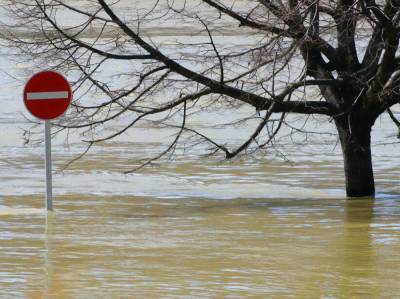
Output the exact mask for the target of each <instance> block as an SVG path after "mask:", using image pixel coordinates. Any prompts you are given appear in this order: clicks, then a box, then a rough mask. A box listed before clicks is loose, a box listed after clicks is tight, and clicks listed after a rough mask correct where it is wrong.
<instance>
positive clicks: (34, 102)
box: [24, 71, 72, 120]
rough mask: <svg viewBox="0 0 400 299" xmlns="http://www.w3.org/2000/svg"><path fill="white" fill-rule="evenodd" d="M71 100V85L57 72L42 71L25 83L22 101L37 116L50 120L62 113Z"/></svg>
mask: <svg viewBox="0 0 400 299" xmlns="http://www.w3.org/2000/svg"><path fill="white" fill-rule="evenodd" d="M71 100H72V92H71V87H70V85H69V83H68V81H67V80H66V79H65V78H64V77H63V76H62V75H60V74H59V73H56V72H53V71H44V72H40V73H37V74H35V75H33V76H32V77H31V78H30V79H29V81H28V82H27V83H26V85H25V89H24V103H25V106H26V108H27V109H28V110H29V112H30V113H31V114H32V115H33V116H36V117H37V118H40V119H43V120H50V119H54V118H57V117H59V116H61V115H62V114H64V112H65V111H66V110H67V109H68V107H69V105H70V103H71Z"/></svg>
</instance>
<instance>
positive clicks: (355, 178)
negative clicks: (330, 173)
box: [336, 122, 375, 197]
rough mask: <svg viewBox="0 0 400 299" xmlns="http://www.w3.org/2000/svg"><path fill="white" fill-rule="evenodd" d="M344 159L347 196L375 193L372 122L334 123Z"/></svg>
mask: <svg viewBox="0 0 400 299" xmlns="http://www.w3.org/2000/svg"><path fill="white" fill-rule="evenodd" d="M336 126H337V129H338V132H339V139H340V143H341V146H342V152H343V159H344V172H345V179H346V193H347V196H349V197H362V196H374V195H375V182H374V173H373V167H372V157H371V128H372V124H367V125H366V124H357V125H354V124H353V125H352V126H351V129H350V126H348V123H347V122H346V123H336Z"/></svg>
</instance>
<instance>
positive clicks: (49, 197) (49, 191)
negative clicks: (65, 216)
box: [44, 120, 53, 211]
mask: <svg viewBox="0 0 400 299" xmlns="http://www.w3.org/2000/svg"><path fill="white" fill-rule="evenodd" d="M44 131H45V133H44V135H45V137H44V139H45V141H44V143H45V148H46V153H45V154H46V158H45V165H46V209H47V210H48V211H53V182H52V170H51V123H50V121H49V120H46V121H45V122H44Z"/></svg>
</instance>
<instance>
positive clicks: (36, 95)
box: [27, 91, 68, 101]
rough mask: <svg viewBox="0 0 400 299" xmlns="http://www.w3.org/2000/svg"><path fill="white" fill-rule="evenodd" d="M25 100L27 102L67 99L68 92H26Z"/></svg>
mask: <svg viewBox="0 0 400 299" xmlns="http://www.w3.org/2000/svg"><path fill="white" fill-rule="evenodd" d="M27 99H28V100H29V101H32V100H57V99H68V91H49V92H28V94H27Z"/></svg>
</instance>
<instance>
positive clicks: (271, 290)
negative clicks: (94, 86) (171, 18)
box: [0, 118, 400, 298]
mask: <svg viewBox="0 0 400 299" xmlns="http://www.w3.org/2000/svg"><path fill="white" fill-rule="evenodd" d="M27 126H29V124H27V123H23V122H22V123H18V122H16V123H12V122H9V121H7V122H6V123H5V124H3V128H5V129H4V130H2V131H1V132H0V135H1V147H0V178H1V180H0V190H1V191H0V297H1V298H94V297H99V298H222V297H227V298H244V297H254V298H396V297H397V296H398V294H400V286H399V284H398V281H399V280H400V270H399V269H400V255H399V251H400V195H399V194H400V192H399V186H398V175H399V168H398V166H397V164H396V161H397V158H398V151H397V146H398V145H397V144H394V145H385V146H383V145H379V144H380V143H382V142H384V141H386V142H387V141H389V142H390V141H395V140H393V139H391V138H390V136H392V135H393V127H392V126H391V124H390V122H388V119H387V118H383V119H381V120H380V121H379V122H378V123H377V126H376V130H375V132H374V142H375V143H378V144H377V145H375V146H374V164H375V169H376V171H375V173H376V178H377V180H376V181H377V190H378V195H377V198H376V199H375V200H371V199H362V200H352V201H350V200H347V199H346V198H345V196H344V191H343V185H344V182H343V170H342V162H341V156H340V152H339V149H338V147H335V138H331V137H324V138H321V137H319V136H317V138H311V137H309V139H308V140H307V142H308V145H306V144H305V143H298V142H296V141H295V140H294V142H287V141H286V142H285V143H283V144H281V147H280V148H281V149H282V152H284V153H285V157H286V158H287V159H290V160H291V162H287V161H286V160H285V159H282V157H280V156H279V155H274V151H270V152H268V153H267V155H266V156H255V157H246V158H241V159H238V160H235V161H231V162H226V161H222V160H221V158H218V157H216V158H201V157H200V156H199V155H200V154H201V150H197V151H196V150H195V151H194V152H187V153H185V154H183V156H178V157H177V158H176V160H172V161H162V163H160V164H157V165H154V166H153V167H149V168H146V169H143V170H142V171H140V172H137V173H133V174H130V175H124V174H122V171H123V170H129V169H130V168H131V167H132V166H133V165H134V161H136V160H138V159H140V158H143V157H146V156H151V155H154V154H156V153H158V152H160V151H161V150H162V149H163V148H165V146H166V139H165V136H169V135H170V132H162V131H160V130H158V129H155V128H138V129H135V130H133V132H131V134H132V135H130V136H125V137H124V139H125V140H119V141H118V140H117V141H114V142H112V143H109V144H103V145H99V146H97V147H95V148H94V149H93V150H92V151H91V152H90V153H89V154H88V155H87V156H85V157H84V158H83V159H81V160H79V161H77V162H76V163H74V164H72V165H71V166H70V167H69V168H68V169H66V170H64V171H60V170H61V168H62V166H63V165H65V164H66V163H67V162H68V161H70V160H71V159H72V158H73V157H75V156H76V155H77V154H79V153H80V152H81V151H82V149H83V148H82V146H81V145H80V144H79V143H75V142H70V143H69V146H65V145H64V141H65V140H64V139H63V138H61V139H60V138H56V139H55V140H53V141H54V150H53V158H54V170H55V174H54V195H55V200H54V208H55V212H54V214H52V215H50V217H49V218H48V219H47V220H46V215H45V213H44V209H43V207H44V195H43V191H44V169H43V146H42V145H41V144H30V145H23V142H22V139H21V131H20V130H19V129H18V128H21V127H27ZM325 129H327V128H325ZM216 131H218V132H219V130H216ZM218 132H214V133H215V134H216V136H217V135H218V134H226V132H222V133H221V132H219V133H218ZM234 133H235V134H236V136H238V135H240V134H239V133H240V130H238V131H236V132H234ZM149 137H150V138H149ZM217 137H218V136H217ZM146 138H147V141H145V139H146ZM237 138H239V137H237ZM229 141H230V142H235V139H234V138H230V139H229ZM236 142H237V140H236ZM132 163H133V164H132ZM46 221H47V224H46Z"/></svg>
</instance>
